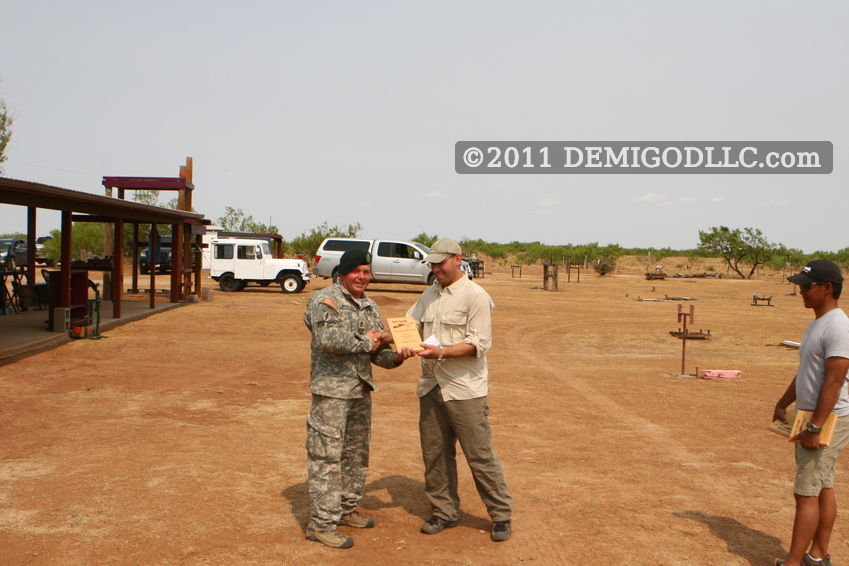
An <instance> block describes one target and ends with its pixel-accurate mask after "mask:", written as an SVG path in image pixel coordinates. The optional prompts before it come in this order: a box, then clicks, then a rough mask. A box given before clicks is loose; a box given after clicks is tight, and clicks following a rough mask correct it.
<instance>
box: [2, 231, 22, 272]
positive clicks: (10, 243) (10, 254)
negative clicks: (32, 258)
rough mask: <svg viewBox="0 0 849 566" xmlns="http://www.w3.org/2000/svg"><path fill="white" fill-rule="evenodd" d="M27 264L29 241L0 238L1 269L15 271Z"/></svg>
mask: <svg viewBox="0 0 849 566" xmlns="http://www.w3.org/2000/svg"><path fill="white" fill-rule="evenodd" d="M26 264H27V241H26V240H22V239H20V238H0V268H2V269H9V270H12V269H15V268H16V267H17V266H19V265H26Z"/></svg>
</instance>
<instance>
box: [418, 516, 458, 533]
mask: <svg viewBox="0 0 849 566" xmlns="http://www.w3.org/2000/svg"><path fill="white" fill-rule="evenodd" d="M459 524H460V521H458V520H457V519H454V520H453V521H449V520H448V519H443V518H442V517H437V516H436V515H434V516H433V517H431V518H430V519H428V520H427V521H425V522H424V523H422V528H421V531H422V532H423V533H424V534H426V535H435V534H437V533H441V532H442V531H443V530H445V529H452V528H454V527H456V526H457V525H459Z"/></svg>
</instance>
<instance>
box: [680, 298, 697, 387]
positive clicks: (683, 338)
mask: <svg viewBox="0 0 849 566" xmlns="http://www.w3.org/2000/svg"><path fill="white" fill-rule="evenodd" d="M695 313H696V307H695V306H694V305H690V312H684V305H682V304H681V303H678V322H683V323H684V329H683V333H682V334H681V375H682V376H686V375H687V373H686V371H684V368H685V363H686V362H685V360H686V357H687V322H688V319H689V322H693V321H694V320H695Z"/></svg>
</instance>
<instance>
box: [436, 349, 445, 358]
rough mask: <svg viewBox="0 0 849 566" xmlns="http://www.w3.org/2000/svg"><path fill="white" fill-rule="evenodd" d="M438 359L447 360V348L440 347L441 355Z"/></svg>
mask: <svg viewBox="0 0 849 566" xmlns="http://www.w3.org/2000/svg"><path fill="white" fill-rule="evenodd" d="M436 359H437V360H444V359H445V348H443V347H442V346H440V347H439V355H438V356H436Z"/></svg>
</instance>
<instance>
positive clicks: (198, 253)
mask: <svg viewBox="0 0 849 566" xmlns="http://www.w3.org/2000/svg"><path fill="white" fill-rule="evenodd" d="M195 244H197V250H195V262H194V270H195V295H197V297H198V299H200V298H201V297H202V295H201V280H202V277H201V271H202V270H203V255H202V254H203V247H202V246H203V236H202V235H200V234H198V235H197V236H195Z"/></svg>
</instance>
